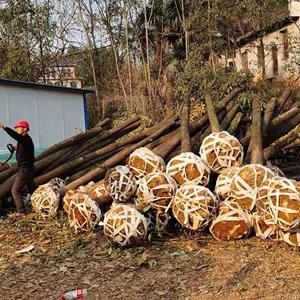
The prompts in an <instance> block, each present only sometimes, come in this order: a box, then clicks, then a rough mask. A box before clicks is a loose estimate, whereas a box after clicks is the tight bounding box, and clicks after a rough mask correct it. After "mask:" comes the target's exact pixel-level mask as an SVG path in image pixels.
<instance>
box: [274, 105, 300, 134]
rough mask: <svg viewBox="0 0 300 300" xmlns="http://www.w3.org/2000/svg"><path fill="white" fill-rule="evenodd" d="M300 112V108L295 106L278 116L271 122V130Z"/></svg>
mask: <svg viewBox="0 0 300 300" xmlns="http://www.w3.org/2000/svg"><path fill="white" fill-rule="evenodd" d="M298 113H300V108H298V107H293V108H291V109H290V110H288V111H286V112H285V113H283V114H281V115H279V116H277V117H276V118H274V119H273V120H271V122H270V126H269V130H268V131H272V130H274V128H275V127H276V126H279V125H280V124H281V123H283V122H285V121H286V120H288V119H290V118H292V117H294V116H295V115H296V114H298Z"/></svg>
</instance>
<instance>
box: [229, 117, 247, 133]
mask: <svg viewBox="0 0 300 300" xmlns="http://www.w3.org/2000/svg"><path fill="white" fill-rule="evenodd" d="M242 117H243V113H242V112H238V113H237V114H236V115H235V117H234V119H233V120H232V122H231V123H230V126H229V128H228V129H227V131H228V132H229V133H230V134H231V135H235V133H236V131H237V128H238V126H239V124H240V122H241V120H242Z"/></svg>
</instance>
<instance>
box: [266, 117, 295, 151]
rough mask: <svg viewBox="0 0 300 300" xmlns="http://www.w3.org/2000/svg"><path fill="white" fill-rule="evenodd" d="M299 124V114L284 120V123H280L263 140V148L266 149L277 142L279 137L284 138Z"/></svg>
mask: <svg viewBox="0 0 300 300" xmlns="http://www.w3.org/2000/svg"><path fill="white" fill-rule="evenodd" d="M299 123H300V113H298V114H296V115H295V116H294V117H292V118H290V119H287V120H285V122H283V123H280V125H278V126H276V127H274V128H273V130H272V131H270V132H269V134H268V135H267V136H266V137H265V138H264V147H265V148H266V147H268V146H269V145H270V144H272V143H273V142H275V141H276V140H278V139H279V138H280V137H282V136H284V135H285V134H287V133H288V132H290V131H291V130H292V129H293V128H294V127H296V126H297V125H298V124H299Z"/></svg>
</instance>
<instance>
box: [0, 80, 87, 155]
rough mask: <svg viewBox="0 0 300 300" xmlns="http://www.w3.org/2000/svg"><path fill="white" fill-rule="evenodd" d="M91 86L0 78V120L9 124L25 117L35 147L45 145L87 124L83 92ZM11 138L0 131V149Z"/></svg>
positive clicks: (1, 149) (84, 94)
mask: <svg viewBox="0 0 300 300" xmlns="http://www.w3.org/2000/svg"><path fill="white" fill-rule="evenodd" d="M87 93H93V91H91V90H84V89H77V88H68V87H61V86H56V85H45V84H39V83H32V82H25V81H19V80H9V79H1V78H0V107H1V109H0V122H2V123H4V124H5V125H7V126H10V127H13V126H14V124H15V122H16V121H17V120H20V119H21V120H22V119H24V120H28V122H29V123H30V125H31V131H30V135H31V136H32V138H33V141H34V143H35V146H36V148H37V149H45V148H48V147H49V146H51V145H53V144H55V143H57V142H59V141H61V140H64V139H66V138H68V137H71V136H73V135H75V134H76V133H78V132H80V131H84V130H86V129H87V128H88V116H87V109H86V94H87ZM8 143H14V141H13V140H12V139H11V138H10V137H9V136H8V135H7V134H4V133H1V134H0V151H3V150H5V149H6V144H8Z"/></svg>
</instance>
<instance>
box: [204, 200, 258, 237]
mask: <svg viewBox="0 0 300 300" xmlns="http://www.w3.org/2000/svg"><path fill="white" fill-rule="evenodd" d="M252 227H253V220H252V217H251V215H250V214H249V213H248V211H247V210H244V209H242V208H241V207H240V206H239V205H238V204H237V203H235V202H230V201H225V202H223V203H222V204H221V205H220V207H219V209H218V214H217V217H216V218H215V219H213V221H212V223H211V225H210V229H209V230H210V232H211V234H212V235H213V236H214V238H216V239H217V240H220V241H229V240H236V239H241V238H246V237H247V236H248V235H249V234H250V232H251V230H252Z"/></svg>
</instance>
